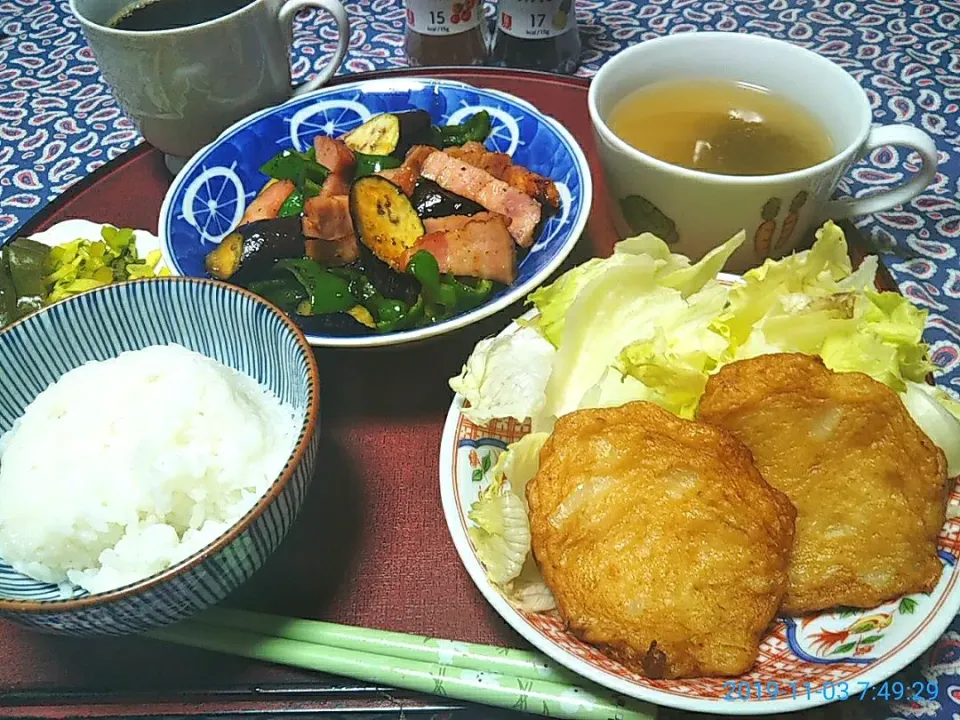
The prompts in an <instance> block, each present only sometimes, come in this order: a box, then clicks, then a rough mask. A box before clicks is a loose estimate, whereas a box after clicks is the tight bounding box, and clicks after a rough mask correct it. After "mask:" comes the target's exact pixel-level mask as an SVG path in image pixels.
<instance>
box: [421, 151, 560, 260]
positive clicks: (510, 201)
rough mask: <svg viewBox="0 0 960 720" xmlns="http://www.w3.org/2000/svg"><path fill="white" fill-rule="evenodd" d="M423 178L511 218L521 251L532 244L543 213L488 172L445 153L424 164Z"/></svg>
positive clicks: (432, 157)
mask: <svg viewBox="0 0 960 720" xmlns="http://www.w3.org/2000/svg"><path fill="white" fill-rule="evenodd" d="M422 175H423V177H425V178H427V179H428V180H433V181H434V182H435V183H437V184H438V185H439V186H440V187H442V188H443V189H445V190H449V191H450V192H452V193H456V194H457V195H460V196H462V197H465V198H467V199H468V200H473V201H474V202H475V203H479V204H480V205H482V206H483V207H485V208H486V209H487V210H490V211H491V212H495V213H500V214H501V215H506V216H507V217H508V218H510V220H511V222H510V227H509V230H510V234H511V235H512V236H513V239H514V240H516V241H517V244H518V245H520V247H525V248H526V247H530V246H531V245H532V244H533V233H534V231H535V230H536V228H537V224H538V223H539V222H540V215H541V212H542V209H541V207H540V203H538V202H537V201H536V200H534V199H533V198H531V197H529V196H528V195H526V194H524V193H522V192H520V191H519V190H517V189H516V188H512V187H510V186H509V185H508V184H507V183H505V182H504V181H503V180H497V178H495V177H493V175H491V174H490V173H488V172H487V171H486V170H481V169H480V168H477V167H474V166H473V165H470V164H468V163H466V162H463V161H462V160H457V159H456V158H454V157H452V156H451V155H449V154H447V153H446V152H443V151H435V152H433V153H431V154H430V155H429V156H428V157H427V159H426V160H425V161H424V162H423V167H422Z"/></svg>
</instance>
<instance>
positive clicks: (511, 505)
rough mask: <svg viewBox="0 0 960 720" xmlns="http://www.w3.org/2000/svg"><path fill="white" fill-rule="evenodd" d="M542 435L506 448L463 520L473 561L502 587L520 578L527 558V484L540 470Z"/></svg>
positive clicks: (492, 580)
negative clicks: (474, 554)
mask: <svg viewBox="0 0 960 720" xmlns="http://www.w3.org/2000/svg"><path fill="white" fill-rule="evenodd" d="M547 437H548V435H547V434H546V433H530V434H528V435H525V436H523V437H522V438H521V439H520V440H518V441H517V442H515V443H512V444H511V445H508V446H507V449H506V450H505V451H504V452H502V453H500V457H498V458H497V462H496V464H495V465H494V466H493V471H492V475H493V480H492V481H491V482H490V485H488V486H487V487H486V488H484V489H483V490H481V491H480V494H479V496H478V498H477V500H476V501H475V502H474V503H473V504H472V505H471V506H470V510H469V512H468V513H467V517H468V518H470V520H471V521H472V522H473V523H474V525H472V526H471V527H470V528H469V531H468V532H469V535H470V539H471V540H472V541H473V546H474V548H475V549H476V551H477V557H479V558H480V562H481V563H483V567H484V568H485V569H486V571H487V577H489V578H490V580H491V582H494V583H496V584H497V585H501V586H503V585H506V584H507V583H509V582H510V581H512V580H514V579H515V578H517V577H518V576H519V575H520V572H521V570H522V569H523V565H524V563H525V562H526V561H527V556H528V555H529V554H530V521H529V519H528V517H527V499H526V487H527V483H528V482H529V481H530V480H531V479H532V478H533V476H534V475H536V474H537V470H539V469H540V449H541V448H542V447H543V444H544V443H545V442H546V441H547Z"/></svg>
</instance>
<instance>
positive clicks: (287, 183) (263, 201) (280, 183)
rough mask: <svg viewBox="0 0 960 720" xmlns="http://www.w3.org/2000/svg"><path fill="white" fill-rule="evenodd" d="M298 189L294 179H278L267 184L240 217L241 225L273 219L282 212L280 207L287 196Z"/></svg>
mask: <svg viewBox="0 0 960 720" xmlns="http://www.w3.org/2000/svg"><path fill="white" fill-rule="evenodd" d="M296 189H297V186H296V185H294V183H293V180H277V181H276V182H272V183H269V184H267V185H266V187H264V188H263V190H261V191H260V194H259V195H257V196H256V197H255V198H254V199H253V202H252V203H250V205H248V206H247V209H246V210H245V211H244V213H243V217H242V218H240V225H246V224H247V223H251V222H255V221H257V220H271V219H273V218H275V217H276V216H277V214H278V213H279V212H280V207H281V206H282V205H283V203H285V202H286V200H287V198H288V197H290V195H291V194H292V193H293V191H294V190H296Z"/></svg>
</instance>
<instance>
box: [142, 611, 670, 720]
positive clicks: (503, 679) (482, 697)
mask: <svg viewBox="0 0 960 720" xmlns="http://www.w3.org/2000/svg"><path fill="white" fill-rule="evenodd" d="M303 622H309V621H303ZM146 635H147V637H152V638H154V639H157V640H164V641H167V642H173V643H177V644H181V645H188V646H191V647H196V648H201V649H204V650H213V651H217V652H223V653H228V654H231V655H239V656H242V657H248V658H252V659H255V660H263V661H266V662H274V663H278V664H282V665H291V666H294V667H300V668H305V669H308V670H316V671H319V672H325V673H331V674H334V675H341V676H345V677H350V678H354V679H357V680H363V681H366V682H373V683H377V684H382V685H389V686H392V687H396V688H402V689H405V690H412V691H415V692H423V693H430V694H433V695H442V696H444V697H448V698H452V699H456V700H462V701H467V702H476V703H482V704H486V705H493V706H496V707H501V708H508V709H511V710H519V711H521V712H528V713H533V714H537V715H546V716H548V717H556V718H578V719H579V718H582V719H583V720H653V719H654V718H655V717H656V708H655V707H653V706H650V705H647V704H645V703H639V702H636V701H629V700H627V699H625V698H620V697H618V696H616V695H614V694H613V693H611V692H609V691H606V690H603V689H601V688H597V687H596V686H594V687H593V688H587V687H578V686H575V685H571V684H567V683H557V682H549V681H546V680H535V679H530V678H523V677H517V676H515V675H510V674H507V673H496V672H484V671H478V670H472V669H464V668H458V667H454V666H452V665H442V664H440V663H429V662H420V661H416V660H407V659H402V658H397V657H391V656H388V655H378V654H375V653H369V652H361V651H357V650H346V649H344V648H341V647H331V646H328V645H319V644H312V643H308V642H303V641H299V640H288V639H285V638H277V637H271V636H268V635H261V634H258V633H254V632H247V631H242V630H236V629H233V628H228V627H223V626H214V625H208V624H203V623H199V622H195V621H189V620H188V621H185V622H181V623H178V624H176V625H172V626H169V627H165V628H160V629H158V630H152V631H150V632H148V633H146Z"/></svg>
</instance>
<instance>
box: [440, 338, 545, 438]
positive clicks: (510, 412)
mask: <svg viewBox="0 0 960 720" xmlns="http://www.w3.org/2000/svg"><path fill="white" fill-rule="evenodd" d="M555 354H556V349H555V348H554V347H553V345H551V344H550V343H549V342H547V341H546V340H544V339H543V337H542V336H541V335H540V334H538V333H537V331H536V330H533V329H532V328H520V329H519V330H518V331H517V332H514V333H510V334H506V335H497V336H496V337H492V338H486V339H484V340H481V341H480V342H479V343H477V346H476V348H475V349H474V351H473V353H471V355H470V357H469V358H468V360H467V363H466V365H464V366H463V370H462V372H461V373H460V375H458V376H457V377H455V378H452V379H451V380H450V387H451V388H452V389H453V391H454V392H458V393H460V394H461V395H463V397H464V398H466V399H467V401H468V402H469V403H470V407H468V408H464V410H463V414H464V415H466V416H467V417H468V418H470V420H472V421H473V422H475V423H477V424H479V425H483V424H485V423H488V422H490V421H491V420H493V419H495V418H508V417H512V418H516V419H517V420H520V421H523V420H525V419H526V418H528V417H533V416H534V415H536V414H538V413H539V411H540V408H542V407H543V402H544V390H545V388H546V385H547V379H548V378H549V377H550V372H551V370H552V368H553V356H554V355H555Z"/></svg>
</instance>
